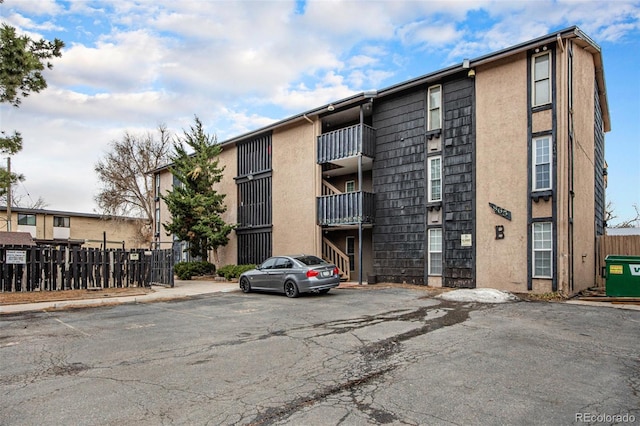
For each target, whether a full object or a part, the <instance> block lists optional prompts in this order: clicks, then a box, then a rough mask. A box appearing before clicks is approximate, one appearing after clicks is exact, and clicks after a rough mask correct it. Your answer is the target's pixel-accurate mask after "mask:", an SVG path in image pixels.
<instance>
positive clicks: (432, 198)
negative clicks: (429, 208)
mask: <svg viewBox="0 0 640 426" xmlns="http://www.w3.org/2000/svg"><path fill="white" fill-rule="evenodd" d="M434 160H437V161H438V165H439V168H440V170H439V172H440V173H439V176H437V178H435V179H434V177H433V176H432V171H433V163H434ZM427 173H428V176H429V188H428V201H429V202H430V203H432V202H436V201H442V156H441V155H436V156H432V157H429V159H428V165H427ZM435 181H438V182H439V184H440V196H439V197H435V196H434V194H433V184H434V183H435Z"/></svg>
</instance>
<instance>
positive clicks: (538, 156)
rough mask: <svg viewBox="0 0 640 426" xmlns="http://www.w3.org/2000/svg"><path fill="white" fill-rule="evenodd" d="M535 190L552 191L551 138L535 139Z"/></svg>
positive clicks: (533, 156)
mask: <svg viewBox="0 0 640 426" xmlns="http://www.w3.org/2000/svg"><path fill="white" fill-rule="evenodd" d="M532 158H533V190H534V191H542V190H546V189H551V136H542V137H539V138H534V139H533V155H532Z"/></svg>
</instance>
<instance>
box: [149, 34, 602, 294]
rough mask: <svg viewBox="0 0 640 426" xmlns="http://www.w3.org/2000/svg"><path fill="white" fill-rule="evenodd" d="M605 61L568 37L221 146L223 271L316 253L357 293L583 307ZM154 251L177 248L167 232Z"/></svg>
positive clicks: (590, 280) (597, 204)
mask: <svg viewBox="0 0 640 426" xmlns="http://www.w3.org/2000/svg"><path fill="white" fill-rule="evenodd" d="M609 130H610V120H609V110H608V104H607V97H606V88H605V81H604V71H603V64H602V56H601V51H600V48H599V47H598V45H597V44H596V43H595V42H594V41H593V40H591V39H590V38H589V37H588V36H587V35H586V34H584V33H583V32H582V31H581V30H580V29H579V28H577V27H571V28H568V29H565V30H562V31H558V32H556V33H553V34H549V35H547V36H544V37H540V38H537V39H534V40H530V41H528V42H526V43H522V44H519V45H516V46H513V47H510V48H508V49H505V50H501V51H498V52H494V53H491V54H489V55H485V56H482V57H479V58H475V59H469V60H464V61H463V62H462V63H461V64H457V65H454V66H450V67H448V68H445V69H442V70H439V71H436V72H433V73H430V74H427V75H424V76H421V77H418V78H415V79H413V80H409V81H405V82H402V83H399V84H397V85H394V86H391V87H388V88H385V89H382V90H376V91H370V92H363V93H359V94H357V95H354V96H352V97H349V98H347V99H342V100H338V101H336V102H333V103H331V104H328V105H323V106H320V107H318V108H315V109H312V110H309V111H306V112H304V113H301V114H297V115H295V116H292V117H289V118H286V119H284V120H282V121H279V122H277V123H274V124H272V125H270V126H267V127H264V128H261V129H258V130H256V131H254V132H251V133H248V134H245V135H241V136H238V137H236V138H232V139H230V140H227V141H225V142H223V143H222V148H223V151H222V154H221V156H220V164H221V165H224V166H225V167H226V169H225V177H224V179H223V181H222V182H221V183H220V184H219V187H218V188H217V189H218V190H219V191H220V192H222V193H224V194H226V202H227V206H228V211H227V213H226V216H225V220H226V221H227V222H230V223H236V224H238V227H237V229H236V230H235V232H234V234H233V235H232V237H231V241H230V243H229V245H228V246H226V247H224V248H222V249H220V250H219V253H218V254H219V258H220V263H221V264H229V263H260V262H261V261H263V260H264V259H265V258H267V257H269V256H271V255H277V254H286V253H313V254H316V255H321V256H323V257H324V258H326V259H327V260H330V261H332V262H334V263H336V264H337V265H338V266H339V268H340V269H341V271H342V273H343V274H344V276H345V277H346V278H347V279H349V280H353V281H360V282H366V281H369V282H374V281H377V282H405V283H414V284H427V285H430V286H445V287H459V288H476V287H478V288H481V287H487V288H498V289H504V290H509V291H514V292H528V291H531V292H539V293H540V292H550V291H563V292H565V293H569V294H572V293H575V292H577V291H579V290H581V289H584V288H587V287H589V286H592V285H594V283H595V276H596V270H595V269H596V266H595V265H596V263H595V261H596V244H595V242H596V237H597V236H598V235H602V234H603V233H604V226H605V224H604V207H605V200H604V191H605V183H606V180H605V175H606V167H605V160H604V134H605V132H607V131H609ZM154 173H155V176H156V192H157V195H158V197H157V198H156V221H155V222H156V223H155V224H154V226H155V238H156V240H155V242H156V246H158V247H160V248H168V246H170V245H171V246H174V247H175V248H176V251H177V252H178V253H180V252H181V248H180V244H181V243H180V242H175V241H173V238H172V236H168V235H166V234H165V232H164V230H163V228H162V226H161V224H162V223H164V222H166V221H168V220H169V213H168V211H167V210H166V207H165V206H164V204H163V203H162V201H161V198H160V197H159V195H160V194H161V193H163V192H164V191H166V190H168V189H170V188H171V187H172V185H173V179H172V176H171V174H170V172H169V169H168V167H164V168H161V169H158V170H156V171H155V172H154Z"/></svg>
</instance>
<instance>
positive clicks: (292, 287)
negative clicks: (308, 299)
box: [284, 281, 300, 297]
mask: <svg viewBox="0 0 640 426" xmlns="http://www.w3.org/2000/svg"><path fill="white" fill-rule="evenodd" d="M284 294H286V295H287V297H298V295H299V294H300V292H299V291H298V286H297V285H296V283H294V282H293V281H287V282H286V283H284Z"/></svg>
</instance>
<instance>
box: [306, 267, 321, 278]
mask: <svg viewBox="0 0 640 426" xmlns="http://www.w3.org/2000/svg"><path fill="white" fill-rule="evenodd" d="M317 276H318V271H316V270H315V269H309V270H308V271H307V278H311V277H317Z"/></svg>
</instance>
